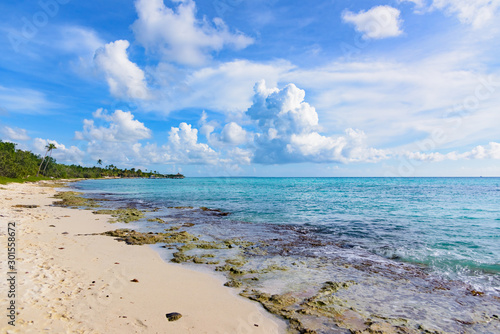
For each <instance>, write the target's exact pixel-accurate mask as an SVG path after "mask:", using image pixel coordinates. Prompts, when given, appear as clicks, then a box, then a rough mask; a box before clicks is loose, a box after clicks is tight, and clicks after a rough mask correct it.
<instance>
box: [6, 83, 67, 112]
mask: <svg viewBox="0 0 500 334" xmlns="http://www.w3.org/2000/svg"><path fill="white" fill-rule="evenodd" d="M60 107H61V106H60V105H58V104H56V103H53V102H50V101H49V100H48V99H47V96H46V95H45V94H44V93H42V92H39V91H37V90H33V89H29V88H11V87H4V86H0V114H1V113H4V112H15V113H20V114H47V113H49V112H50V111H51V110H52V109H56V108H60Z"/></svg>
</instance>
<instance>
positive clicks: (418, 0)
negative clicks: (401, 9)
mask: <svg viewBox="0 0 500 334" xmlns="http://www.w3.org/2000/svg"><path fill="white" fill-rule="evenodd" d="M403 2H411V3H413V4H414V5H415V9H419V8H423V7H424V6H425V0H398V3H403Z"/></svg>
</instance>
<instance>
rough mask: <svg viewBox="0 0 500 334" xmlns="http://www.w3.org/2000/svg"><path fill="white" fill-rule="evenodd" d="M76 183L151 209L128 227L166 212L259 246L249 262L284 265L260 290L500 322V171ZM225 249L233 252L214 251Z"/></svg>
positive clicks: (142, 225) (370, 309)
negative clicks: (339, 284)
mask: <svg viewBox="0 0 500 334" xmlns="http://www.w3.org/2000/svg"><path fill="white" fill-rule="evenodd" d="M73 187H75V188H77V189H78V190H79V191H82V192H84V193H85V194H86V195H87V196H90V197H94V198H100V199H105V200H106V202H104V203H106V204H105V205H107V206H113V207H137V208H141V209H148V208H154V209H155V210H151V212H150V213H148V214H147V217H146V218H149V221H148V220H147V219H146V218H145V219H143V220H141V221H138V222H134V223H131V224H130V228H133V229H135V230H139V231H153V232H158V231H162V230H163V229H164V228H165V226H164V224H156V223H153V222H151V217H160V218H162V219H164V220H165V221H168V222H170V223H172V224H175V223H184V224H185V223H186V222H189V223H190V224H189V230H188V231H189V232H190V233H193V234H197V235H200V236H201V238H205V239H206V240H222V239H230V238H240V239H243V240H248V241H251V242H255V243H259V242H260V243H261V244H262V245H261V246H262V247H261V248H263V249H265V252H263V253H260V254H257V253H256V254H247V257H246V261H248V262H247V264H246V265H245V267H246V268H250V267H252V268H261V267H262V266H263V265H264V264H266V265H268V266H269V264H272V265H277V266H285V267H289V270H283V271H280V270H278V271H277V272H275V273H267V274H266V275H261V276H262V277H260V279H259V281H258V283H255V284H254V286H253V288H255V289H261V290H262V291H266V292H269V293H295V294H296V295H300V294H302V295H304V294H305V295H307V293H308V291H309V293H313V292H311V291H312V290H311V289H312V288H311V287H317V288H319V287H321V284H323V283H324V282H325V281H348V280H349V281H353V282H356V284H357V286H358V287H354V288H349V294H348V295H347V294H346V296H344V297H346V298H347V297H348V298H349V300H350V301H352V304H349V305H347V306H346V307H350V308H351V309H357V310H359V313H360V314H365V315H367V316H372V317H373V316H375V317H380V318H388V319H396V318H397V319H400V318H404V319H411V321H414V322H418V323H419V325H418V326H421V328H424V327H425V326H427V327H425V328H430V329H435V330H437V331H443V332H468V330H471V332H485V333H488V332H492V333H493V332H497V330H498V329H500V324H499V321H498V314H499V313H500V312H499V311H498V307H499V306H500V303H499V297H500V178H486V177H484V178H368V177H367V178H312V177H311V178H259V177H240V178H237V177H231V178H215V177H212V178H196V177H187V178H185V179H110V180H86V181H81V182H78V183H75V184H74V185H73ZM200 208H205V210H202V209H200ZM206 208H208V209H209V210H206ZM212 210H213V211H212ZM216 213H225V214H216ZM155 249H156V250H157V251H158V252H160V253H161V255H162V257H163V258H164V259H165V260H166V261H168V260H169V259H170V258H171V256H172V252H173V251H172V250H168V248H160V247H156V248H155ZM193 252H196V250H193ZM216 255H217V254H216ZM224 256H226V257H227V256H234V254H229V255H228V254H227V253H226V254H223V253H220V256H219V255H217V256H216V258H218V257H224ZM429 291H432V292H429ZM340 294H341V293H340ZM465 295H466V296H467V297H464V296H465ZM486 297H488V298H490V299H485V298H486ZM391 298H392V299H391ZM481 298H482V299H481ZM388 300H390V302H388ZM457 300H460V302H458V304H457V303H456V301H457ZM422 303H423V304H425V307H421V306H418V305H421V304H422ZM460 305H462V306H460ZM422 308H425V310H427V311H423V310H422ZM450 310H453V311H450ZM363 312H364V313H363ZM485 317H486V318H487V319H489V320H488V321H486V320H485V319H486V318H485ZM488 317H489V318H488ZM453 319H454V320H453ZM457 319H459V320H457ZM460 319H462V320H460ZM481 319H482V320H481ZM495 319H496V320H495ZM470 324H475V325H470ZM467 326H468V327H467ZM464 328H465V329H464ZM467 328H468V329H467ZM430 329H429V330H430ZM318 332H321V330H319V331H318ZM326 332H328V330H326V331H325V333H326Z"/></svg>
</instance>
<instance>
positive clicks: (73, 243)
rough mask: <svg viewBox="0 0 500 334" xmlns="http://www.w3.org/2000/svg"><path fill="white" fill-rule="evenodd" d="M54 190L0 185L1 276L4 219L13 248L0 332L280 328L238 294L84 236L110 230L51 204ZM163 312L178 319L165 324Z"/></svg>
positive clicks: (150, 254) (137, 250)
mask: <svg viewBox="0 0 500 334" xmlns="http://www.w3.org/2000/svg"><path fill="white" fill-rule="evenodd" d="M55 193H56V191H55V190H54V189H53V188H51V187H41V186H39V185H34V184H9V185H2V186H0V219H1V221H2V224H1V231H0V242H1V249H3V250H4V251H3V255H2V257H3V258H2V261H1V262H0V266H1V268H0V269H1V272H2V274H3V277H6V273H7V272H8V267H7V262H6V261H4V260H6V258H7V252H6V251H5V250H6V249H7V245H6V244H7V241H8V239H7V225H8V223H9V222H15V230H16V252H17V254H16V268H15V269H16V271H17V275H16V289H15V290H16V296H15V298H14V300H15V306H16V312H17V314H16V319H15V325H16V326H15V327H14V326H10V325H8V323H7V321H9V319H8V318H7V317H6V316H5V315H3V316H2V319H3V320H2V323H1V324H0V328H1V331H0V332H1V333H231V334H233V333H266V334H268V333H282V332H284V331H285V328H286V325H285V323H284V322H283V321H281V320H279V319H278V318H276V317H274V316H272V315H270V314H269V313H267V312H266V311H265V310H263V308H262V307H261V306H260V305H259V304H257V303H255V302H251V301H249V300H247V299H244V298H242V297H239V296H237V295H236V294H235V292H233V291H232V290H231V289H229V288H226V287H224V286H223V283H224V281H223V280H220V279H218V278H217V277H214V276H212V275H209V274H206V273H200V272H196V271H192V270H190V269H187V268H184V267H181V266H179V265H173V264H168V263H165V262H164V261H163V260H162V259H161V258H160V256H159V255H158V253H157V252H155V251H154V250H152V249H151V248H150V247H149V246H147V245H143V246H131V245H126V244H125V243H121V242H116V241H115V240H113V238H109V237H106V236H102V235H93V234H94V233H101V232H104V231H108V230H112V229H116V228H118V227H119V225H118V224H109V223H108V222H107V220H108V219H109V218H110V216H107V215H94V214H92V212H91V211H88V210H74V209H69V208H63V207H55V206H52V205H51V204H52V202H53V201H55V199H54V198H52V196H53V195H54V194H55ZM15 205H37V206H38V207H34V208H26V207H15ZM1 286H2V289H1V291H2V294H1V296H0V300H1V304H2V306H4V305H8V303H9V302H10V300H11V299H12V298H8V295H7V291H8V290H9V286H8V282H7V281H6V280H5V279H2V282H1ZM2 308H3V309H4V310H5V308H4V307H2ZM5 312H6V311H4V313H5ZM171 312H178V313H181V314H182V318H181V319H179V320H177V321H171V322H170V321H168V320H167V318H166V316H165V315H166V314H167V313H171Z"/></svg>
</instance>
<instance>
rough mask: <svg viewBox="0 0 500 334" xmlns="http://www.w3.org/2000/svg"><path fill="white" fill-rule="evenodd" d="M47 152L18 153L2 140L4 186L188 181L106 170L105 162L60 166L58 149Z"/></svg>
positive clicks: (0, 167) (0, 163)
mask: <svg viewBox="0 0 500 334" xmlns="http://www.w3.org/2000/svg"><path fill="white" fill-rule="evenodd" d="M45 148H46V149H47V151H46V152H45V155H44V156H43V157H42V156H40V155H36V154H34V153H32V152H29V151H24V150H18V149H16V144H14V143H10V142H3V141H1V140H0V184H5V183H8V182H26V181H40V180H46V179H49V178H64V179H65V178H102V177H144V178H178V179H182V178H184V176H183V175H182V174H160V173H157V172H156V171H154V172H153V171H148V172H147V171H144V172H143V171H142V170H140V169H137V170H136V169H135V168H131V169H120V168H118V167H116V166H114V165H112V164H110V165H108V166H105V167H104V168H103V167H101V165H102V160H101V159H99V160H98V161H97V164H98V165H99V167H82V166H79V165H64V164H59V163H57V162H56V160H55V159H54V158H52V156H51V153H52V150H54V149H57V147H56V146H55V145H54V144H49V145H47V146H46V147H45ZM39 174H40V176H39ZM35 175H36V176H35Z"/></svg>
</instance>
